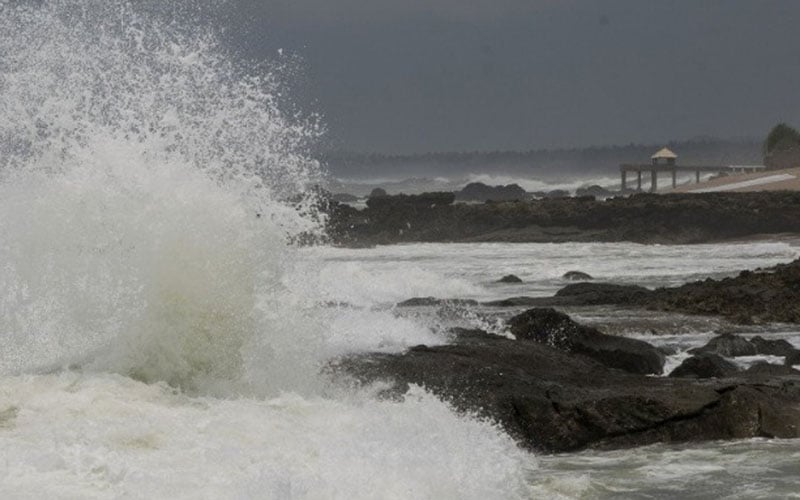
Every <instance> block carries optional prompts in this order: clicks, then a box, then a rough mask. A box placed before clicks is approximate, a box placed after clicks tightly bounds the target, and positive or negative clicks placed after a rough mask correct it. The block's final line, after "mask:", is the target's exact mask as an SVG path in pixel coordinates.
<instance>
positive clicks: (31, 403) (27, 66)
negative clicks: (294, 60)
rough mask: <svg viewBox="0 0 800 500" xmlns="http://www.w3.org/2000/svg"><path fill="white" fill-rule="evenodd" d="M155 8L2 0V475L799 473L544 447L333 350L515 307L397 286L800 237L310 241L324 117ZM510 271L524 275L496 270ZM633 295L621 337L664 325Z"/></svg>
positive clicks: (264, 485) (453, 481)
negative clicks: (669, 241)
mask: <svg viewBox="0 0 800 500" xmlns="http://www.w3.org/2000/svg"><path fill="white" fill-rule="evenodd" d="M155 5H156V4H155V3H152V4H150V3H147V2H137V3H128V2H106V1H100V0H78V1H59V0H56V1H44V2H37V3H35V4H32V5H28V4H20V3H17V2H2V3H0V342H2V346H3V348H2V350H1V351H0V497H2V498H9V499H16V498H31V499H34V498H36V499H38V498H81V499H83V498H215V499H216V498H277V499H298V498H303V499H305V498H308V499H327V498H343V499H344V498H347V499H353V498H370V499H371V498H403V499H406V498H414V499H416V498H431V499H433V498H435V499H442V498H444V499H446V498H452V499H462V498H476V499H487V498H557V497H559V496H560V497H565V498H573V497H584V498H594V497H599V496H614V495H620V494H624V495H626V496H636V495H639V496H642V497H649V498H652V497H658V496H662V497H665V498H668V497H670V495H674V494H675V492H676V491H688V492H690V493H693V492H694V493H698V494H700V493H702V492H709V491H711V490H710V489H708V484H709V481H716V483H714V484H718V487H717V488H716V489H714V490H713V491H714V492H715V493H720V494H724V495H728V496H730V497H736V496H737V495H738V496H746V495H750V494H752V493H753V492H754V491H760V492H767V493H772V494H776V495H778V494H780V495H778V496H785V495H784V494H788V493H792V492H793V490H791V489H790V486H791V482H792V478H793V477H796V475H797V470H796V468H795V467H796V465H795V464H797V463H798V461H797V460H796V458H797V453H798V450H800V448H798V447H797V445H795V444H794V443H791V442H769V441H748V442H744V443H711V444H706V445H702V446H695V447H688V448H667V447H663V448H659V447H650V448H646V449H641V450H629V451H625V452H615V453H593V452H586V453H581V454H572V455H566V456H536V455H534V454H531V453H528V452H525V451H522V450H521V449H520V448H519V447H518V446H517V445H516V443H515V442H513V441H512V440H511V439H510V438H509V437H508V436H507V435H506V434H505V433H504V432H503V431H502V430H501V429H499V428H498V427H497V426H496V425H495V424H494V423H492V422H489V421H486V420H483V419H480V418H477V417H475V416H471V415H463V414H457V413H456V412H454V411H453V410H452V409H451V408H450V407H449V406H448V405H447V404H445V403H443V402H442V401H440V400H439V399H437V398H436V397H434V396H432V395H431V394H429V393H427V392H426V391H425V390H424V389H423V388H420V387H412V388H411V389H410V390H409V392H408V393H407V394H406V395H405V397H404V398H402V400H399V401H386V400H381V399H379V398H377V397H376V393H377V392H378V390H379V389H380V387H370V388H364V389H354V388H352V387H349V386H348V385H347V384H345V383H342V382H341V381H336V380H330V379H328V378H326V377H325V376H322V375H320V370H321V368H323V367H324V366H325V364H326V362H328V361H329V360H330V359H332V358H335V357H337V356H341V355H346V354H350V353H360V352H372V351H381V352H402V351H403V350H404V349H406V348H407V347H409V346H411V345H416V344H420V343H426V344H436V343H444V342H447V340H448V338H447V335H446V333H444V332H445V330H446V328H447V326H449V325H451V324H453V323H454V322H455V323H467V324H471V325H474V326H482V327H486V328H490V329H495V330H498V329H501V328H502V327H501V323H500V322H498V321H497V320H496V319H493V318H492V313H491V311H487V310H485V309H481V308H476V309H475V310H464V311H457V312H456V313H455V314H441V313H440V312H439V311H436V310H435V309H420V310H409V311H400V310H398V309H397V308H396V307H394V304H395V303H396V302H397V301H399V300H404V299H406V298H409V297H412V296H427V295H431V296H438V297H461V298H479V299H489V298H501V297H505V296H507V295H512V294H513V295H519V294H534V295H543V294H547V293H550V292H552V291H554V290H555V289H557V288H558V287H559V286H560V285H561V284H563V283H562V282H561V279H560V275H561V273H562V272H563V271H565V270H570V269H573V268H576V269H580V270H584V271H587V272H590V273H592V274H595V275H597V276H598V278H603V279H609V280H616V281H622V282H630V283H634V282H636V283H643V284H646V285H648V286H657V285H662V284H675V283H680V282H682V281H685V280H688V279H694V278H696V277H702V276H709V275H711V276H722V275H725V274H729V273H734V272H736V271H737V270H738V269H743V268H752V267H757V266H763V265H771V264H774V263H776V262H782V261H788V260H790V259H792V258H795V257H796V256H797V253H798V250H797V248H796V247H794V246H792V245H791V244H789V243H781V242H773V243H769V242H758V243H742V244H735V245H734V244H731V245H710V246H694V247H645V246H638V245H628V244H619V245H481V244H476V245H407V246H398V247H386V248H375V249H364V250H344V249H334V248H326V247H315V248H302V249H300V248H297V247H296V246H294V245H293V244H292V241H293V240H294V239H295V237H296V236H297V235H299V234H301V233H308V232H312V233H313V232H317V231H320V222H321V220H320V218H319V217H318V216H317V215H316V214H315V213H314V211H313V201H314V200H313V199H311V198H306V197H303V196H299V193H302V192H304V191H305V190H306V188H307V187H308V186H309V185H311V184H313V183H316V182H317V181H318V179H319V178H320V175H321V173H320V171H319V167H318V165H317V164H316V162H314V161H313V159H310V158H309V157H308V156H307V155H306V154H305V153H304V152H305V151H306V150H307V147H308V144H309V143H312V142H313V141H314V140H315V139H316V137H317V135H318V133H319V127H318V124H317V123H316V121H315V120H314V118H313V117H306V118H303V117H302V116H300V117H298V115H297V114H296V113H293V112H289V111H287V109H292V108H293V107H292V105H291V104H292V103H291V102H288V103H287V102H285V99H286V98H285V96H284V94H283V90H282V86H281V74H280V68H278V67H267V66H263V67H262V66H257V67H251V68H241V67H238V66H236V65H235V64H234V63H232V62H231V58H230V57H229V56H228V55H227V54H226V52H225V50H224V48H223V47H222V46H221V45H220V43H219V41H218V38H217V37H216V35H215V34H214V32H213V31H212V30H208V29H205V28H202V25H201V24H199V23H193V22H191V21H192V19H193V16H196V15H197V13H196V12H195V11H194V10H192V8H190V7H184V6H183V5H181V6H176V8H175V9H174V10H169V12H165V10H164V9H158V8H156V7H155ZM187 5H188V4H187ZM507 272H513V273H515V274H518V275H519V276H520V277H522V278H523V279H524V280H525V281H526V283H525V284H524V285H522V286H521V287H519V288H514V289H512V288H510V287H508V288H507V287H505V286H501V285H498V284H496V283H493V281H494V280H496V278H498V277H500V276H502V275H503V274H506V273H507ZM577 314H578V315H579V316H580V317H582V318H586V319H587V320H588V321H595V322H598V323H609V321H610V318H615V317H617V316H619V314H622V313H620V312H615V311H609V310H584V311H577ZM624 314H627V315H628V317H631V318H634V321H630V322H628V323H625V325H624V326H623V327H620V332H621V333H622V334H627V335H634V336H637V335H638V336H648V337H653V338H655V336H654V335H653V334H652V333H651V332H648V331H640V330H637V327H636V325H637V322H636V321H635V319H636V313H635V312H626V313H624ZM670 321H672V323H670ZM676 321H678V322H682V321H683V320H682V319H680V318H678V319H677V320H676V319H675V318H672V319H667V320H666V323H665V324H666V325H667V326H665V328H667V327H668V326H669V324H674V323H675V322H676ZM703 324H704V325H705V323H703ZM784 330H785V331H783V333H781V332H778V331H776V332H770V333H772V334H775V335H784V334H785V335H787V336H791V335H793V332H792V331H791V329H790V328H789V329H784ZM690 333H691V332H690ZM708 335H710V332H705V331H694V336H693V337H691V338H692V339H693V340H692V341H691V342H701V341H702V340H703V339H704V338H707V336H708ZM704 336H705V337H704ZM658 338H662V339H666V340H665V342H666V341H670V342H679V341H680V338H682V337H679V336H677V335H673V337H670V336H669V335H666V334H665V332H661V335H660V336H659V337H658ZM692 464H695V466H694V467H692V466H691V465H692ZM697 464H702V466H700V465H697ZM676 488H678V489H676ZM682 488H685V490H683V489H682ZM703 488H705V489H703ZM698 498H700V496H698Z"/></svg>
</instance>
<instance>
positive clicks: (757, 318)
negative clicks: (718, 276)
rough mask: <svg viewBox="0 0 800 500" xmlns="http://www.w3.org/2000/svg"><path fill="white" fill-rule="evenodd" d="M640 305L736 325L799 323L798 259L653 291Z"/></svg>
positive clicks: (799, 287)
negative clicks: (723, 318)
mask: <svg viewBox="0 0 800 500" xmlns="http://www.w3.org/2000/svg"><path fill="white" fill-rule="evenodd" d="M643 304H645V305H647V307H650V308H653V309H659V310H664V311H679V312H687V313H691V314H707V315H721V316H726V317H728V318H730V319H731V320H733V321H736V322H739V323H764V322H787V323H798V322H800V260H796V261H794V262H791V263H789V264H781V265H777V266H775V267H772V268H769V269H761V270H756V271H742V272H741V273H740V274H739V275H738V276H736V277H733V278H725V279H722V280H712V279H707V280H704V281H697V282H694V283H687V284H686V285H683V286H679V287H675V288H663V289H659V290H656V291H655V292H653V294H652V295H651V296H650V297H648V298H647V299H646V300H645V301H643Z"/></svg>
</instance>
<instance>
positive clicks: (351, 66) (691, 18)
mask: <svg viewBox="0 0 800 500" xmlns="http://www.w3.org/2000/svg"><path fill="white" fill-rule="evenodd" d="M228 8H229V9H232V10H231V16H230V25H229V26H228V33H229V36H230V37H231V40H232V42H233V43H234V45H235V46H236V47H238V48H239V49H240V50H241V52H242V53H243V54H245V55H246V56H247V57H249V58H254V59H260V58H271V57H273V56H274V54H275V51H276V50H277V49H278V48H283V49H285V50H286V51H288V52H291V53H295V54H298V55H299V56H300V57H301V58H302V60H303V63H302V66H303V77H302V78H301V82H300V84H299V85H298V86H297V95H298V99H299V100H300V101H301V105H302V106H303V107H304V108H306V109H312V110H316V111H320V112H321V113H322V114H323V115H324V116H325V119H326V121H327V123H328V126H329V129H330V142H331V147H341V148H345V149H356V150H367V151H382V152H412V151H430V150H476V149H530V148H539V147H558V146H571V145H587V144H609V143H628V142H642V141H646V142H661V141H665V140H668V139H673V138H687V137H693V136H697V135H714V136H721V137H734V136H759V135H762V134H763V133H765V130H766V129H768V128H769V126H771V125H772V124H774V123H775V122H776V121H778V120H787V121H790V122H795V123H797V122H798V121H800V101H798V98H797V89H798V88H800V44H798V43H797V32H796V22H795V20H797V19H800V2H793V1H789V0H787V1H770V0H765V1H760V2H754V1H750V0H724V1H723V0H706V1H703V2H697V1H694V0H674V1H670V2H662V1H640V0H607V1H581V2H579V1H563V0H562V1H555V0H552V1H530V0H528V1H522V0H504V1H492V2H488V1H486V2H468V1H466V0H438V1H435V2H431V1H423V0H406V1H403V2H399V1H389V0H340V1H332V0H267V1H264V2H245V1H243V0H240V1H235V0H234V1H233V3H232V4H230V5H229V6H228Z"/></svg>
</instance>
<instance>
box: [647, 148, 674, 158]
mask: <svg viewBox="0 0 800 500" xmlns="http://www.w3.org/2000/svg"><path fill="white" fill-rule="evenodd" d="M677 157H678V155H676V154H675V153H673V152H672V151H670V150H669V148H661V149H660V150H658V151H657V152H656V154H654V155H653V156H651V157H650V159H651V160H661V159H673V160H674V159H676V158H677Z"/></svg>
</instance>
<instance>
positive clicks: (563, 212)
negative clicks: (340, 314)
mask: <svg viewBox="0 0 800 500" xmlns="http://www.w3.org/2000/svg"><path fill="white" fill-rule="evenodd" d="M568 194H569V193H567V192H563V191H562V192H555V193H551V195H552V196H557V197H556V198H545V199H542V200H536V201H525V202H512V201H509V202H499V203H495V204H479V205H470V204H463V203H459V204H450V205H445V206H443V205H442V204H441V203H435V204H429V205H427V206H426V205H425V204H422V203H420V204H419V205H416V207H417V209H415V210H413V211H408V210H406V209H405V208H403V207H405V206H406V205H407V203H406V200H403V199H401V198H398V197H396V196H373V197H372V198H373V199H377V198H385V200H384V201H385V203H383V204H379V205H374V206H373V207H369V206H368V207H367V209H365V210H357V211H344V210H334V213H331V214H330V215H331V217H330V218H329V220H328V224H329V228H331V229H332V230H330V231H329V232H330V233H332V234H331V237H332V238H334V241H335V242H337V243H340V244H345V245H353V246H363V245H365V244H367V245H368V244H386V243H399V242H411V241H440V242H446V241H514V242H523V241H530V242H534V241H535V242H545V241H551V242H562V241H636V242H641V243H700V242H709V241H720V240H724V239H730V238H741V237H745V236H748V235H754V234H775V233H798V232H800V193H797V192H769V193H768V192H760V193H755V192H754V193H702V194H669V195H662V194H644V193H643V194H636V195H633V196H629V197H616V198H611V199H608V200H605V201H595V200H594V199H592V198H589V199H588V201H587V200H586V199H584V198H570V197H567V195H568ZM542 195H546V193H542ZM431 205H435V206H431ZM398 211H402V212H403V214H402V215H403V216H402V217H400V216H398V213H397V212H398ZM407 224H410V225H411V226H412V227H411V228H408V227H407ZM401 228H406V229H405V230H404V231H403V232H402V233H401V232H399V229H401Z"/></svg>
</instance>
